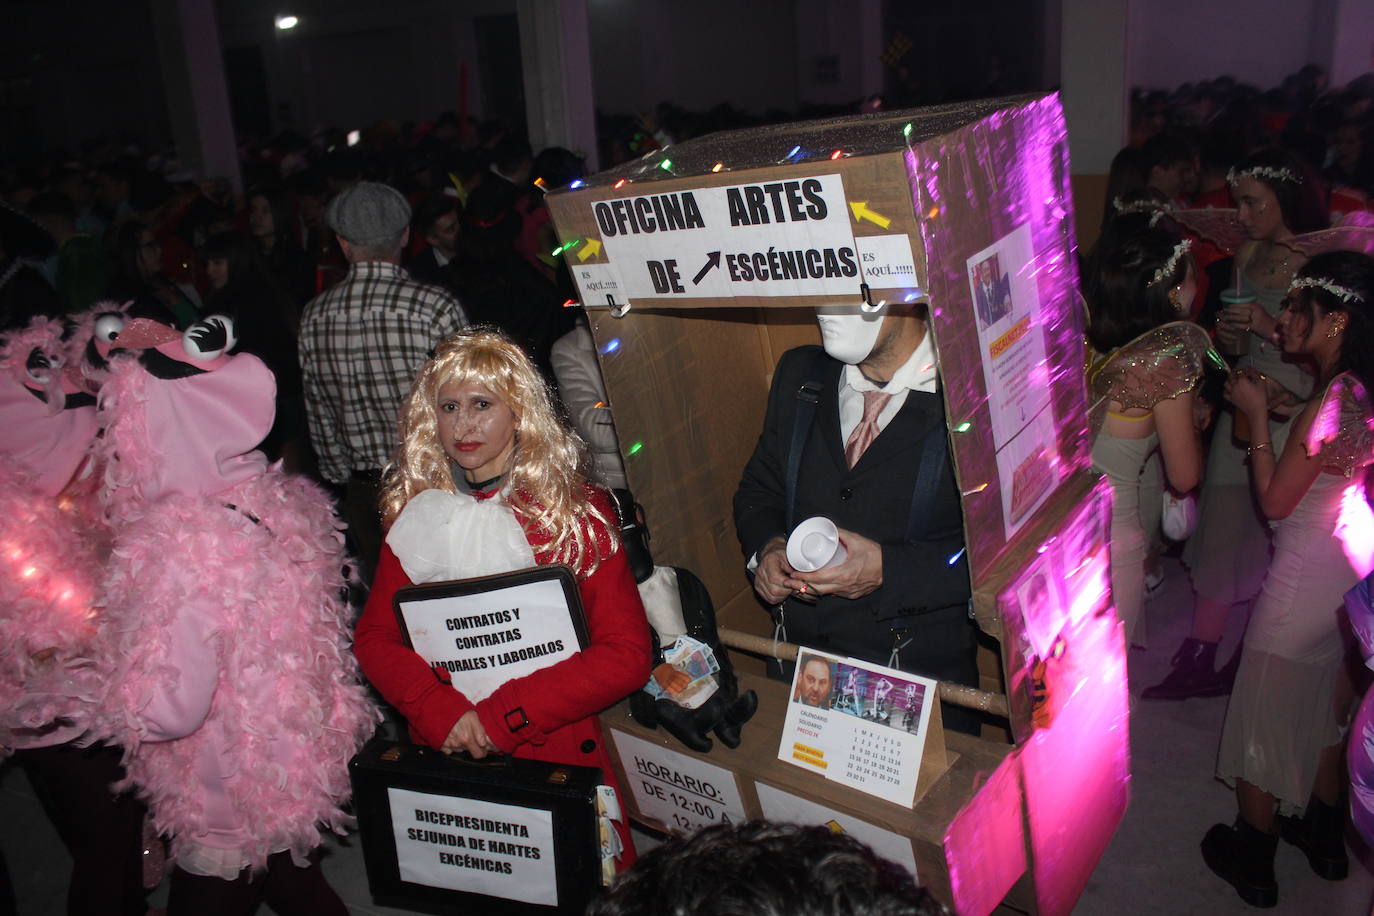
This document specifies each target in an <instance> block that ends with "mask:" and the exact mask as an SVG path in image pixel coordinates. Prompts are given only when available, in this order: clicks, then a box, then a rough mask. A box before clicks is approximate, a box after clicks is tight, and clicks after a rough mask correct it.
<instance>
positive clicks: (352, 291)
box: [300, 261, 467, 484]
mask: <svg viewBox="0 0 1374 916" xmlns="http://www.w3.org/2000/svg"><path fill="white" fill-rule="evenodd" d="M465 324H467V318H466V317H465V316H464V315H463V309H462V307H461V306H460V305H459V304H458V300H457V299H454V298H453V296H451V295H449V294H448V293H446V292H444V291H443V290H442V289H440V288H439V287H437V286H425V285H423V284H420V283H416V282H415V281H414V280H412V279H410V275H409V274H407V273H406V272H405V271H404V270H402V269H401V268H400V267H398V266H397V265H395V264H391V263H387V262H384V261H360V262H358V263H356V264H354V265H353V266H352V267H351V268H349V271H348V273H347V274H346V275H345V276H344V278H343V280H341V281H340V282H339V283H338V285H337V286H334V287H333V288H331V289H328V290H326V291H325V292H323V293H321V294H320V295H318V296H316V297H315V298H314V299H311V300H310V302H309V303H307V304H306V306H305V312H304V313H303V314H302V315H301V333H300V356H301V374H302V377H303V381H304V383H305V408H306V413H307V415H308V418H309V421H310V440H311V442H312V443H313V444H314V446H315V452H316V454H318V455H319V458H320V473H322V474H323V475H324V477H325V479H327V480H330V481H333V482H334V483H338V484H342V483H345V482H347V481H348V478H349V475H350V474H351V473H352V472H353V471H368V470H375V469H377V468H381V467H383V466H384V465H385V464H386V463H387V462H388V461H389V460H391V454H392V451H393V450H394V449H395V447H396V436H397V420H398V417H399V415H400V407H401V401H402V400H404V398H405V396H406V394H407V393H409V391H410V384H411V382H412V381H413V380H414V378H415V373H417V372H418V371H419V370H420V366H422V365H423V364H424V362H425V360H427V359H429V356H430V354H431V353H432V352H433V350H434V347H435V346H436V345H437V344H438V343H439V342H440V341H442V340H443V339H444V338H446V337H448V336H449V335H451V334H453V333H454V332H456V331H458V330H459V329H460V328H462V327H463V326H464V325H465Z"/></svg>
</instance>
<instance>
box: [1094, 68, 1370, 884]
mask: <svg viewBox="0 0 1374 916" xmlns="http://www.w3.org/2000/svg"><path fill="white" fill-rule="evenodd" d="M1136 101H1137V109H1136V113H1137V117H1136V118H1135V120H1134V121H1133V128H1134V129H1135V130H1136V131H1137V132H1138V135H1137V137H1136V139H1137V140H1138V141H1139V142H1138V145H1136V146H1131V147H1127V148H1126V149H1123V150H1122V151H1121V153H1120V154H1118V155H1117V157H1116V159H1115V161H1114V162H1113V167H1112V174H1111V176H1110V183H1111V188H1110V190H1109V198H1108V206H1107V208H1106V217H1105V219H1104V225H1103V230H1102V235H1101V237H1100V238H1099V239H1098V241H1097V243H1096V245H1095V246H1094V247H1093V249H1092V250H1091V251H1090V252H1088V253H1087V254H1086V256H1085V258H1084V262H1083V266H1084V270H1083V274H1084V284H1083V292H1084V297H1085V301H1086V304H1087V328H1088V330H1087V337H1088V343H1089V352H1090V359H1089V370H1088V384H1089V391H1090V400H1091V401H1092V402H1093V404H1094V412H1093V417H1092V420H1093V423H1092V429H1093V432H1094V436H1095V438H1094V440H1093V450H1092V457H1093V463H1094V466H1095V467H1096V468H1097V469H1098V470H1100V471H1101V472H1102V473H1103V474H1104V475H1106V477H1107V478H1108V479H1109V480H1110V482H1111V485H1112V492H1113V509H1112V543H1111V564H1112V586H1113V598H1114V601H1115V603H1116V606H1117V609H1118V611H1119V613H1120V614H1121V617H1122V620H1123V622H1124V623H1125V629H1126V637H1127V640H1128V644H1132V645H1133V647H1135V648H1144V647H1145V646H1146V645H1148V639H1147V637H1146V635H1145V633H1144V630H1145V622H1146V620H1147V618H1148V611H1147V609H1146V598H1147V595H1148V594H1149V592H1150V591H1151V589H1152V588H1153V587H1154V586H1155V585H1157V584H1158V582H1159V580H1160V579H1161V578H1162V573H1161V571H1160V569H1159V555H1160V551H1161V549H1162V548H1163V546H1164V539H1163V537H1162V535H1161V531H1162V530H1163V527H1162V522H1164V523H1168V524H1169V525H1170V528H1171V530H1172V531H1173V537H1174V538H1176V539H1178V540H1184V541H1186V543H1185V544H1184V546H1183V549H1182V553H1181V557H1182V561H1183V564H1184V566H1185V567H1186V568H1187V571H1188V574H1189V576H1190V579H1191V583H1192V588H1193V594H1194V603H1193V620H1192V627H1191V632H1190V635H1189V636H1188V638H1186V639H1185V640H1184V642H1183V644H1182V645H1181V646H1180V647H1179V649H1178V651H1177V653H1176V654H1175V656H1174V658H1173V666H1174V667H1173V670H1172V671H1171V672H1170V674H1169V675H1168V676H1167V677H1166V678H1165V679H1164V680H1163V681H1162V682H1161V683H1159V684H1156V685H1152V686H1149V687H1147V688H1145V689H1144V690H1143V691H1142V696H1143V698H1144V699H1146V700H1166V701H1167V700H1173V701H1178V700H1184V699H1187V698H1190V697H1199V696H1202V697H1205V696H1219V695H1225V694H1230V700H1229V705H1228V709H1227V715H1226V720H1225V725H1224V727H1223V729H1222V733H1221V736H1220V751H1219V755H1218V763H1217V776H1218V778H1220V779H1222V780H1223V781H1225V782H1226V783H1227V784H1228V785H1231V786H1233V787H1234V788H1235V790H1236V800H1237V807H1238V814H1237V816H1236V818H1235V821H1234V824H1231V825H1227V824H1218V825H1217V826H1215V827H1214V828H1212V829H1211V830H1210V831H1208V833H1207V835H1206V837H1205V838H1203V841H1202V855H1203V857H1204V859H1205V861H1206V863H1207V865H1208V866H1209V867H1210V868H1211V869H1212V871H1213V872H1215V873H1216V874H1217V875H1218V876H1220V877H1221V878H1223V879H1224V880H1226V881H1227V882H1229V883H1230V884H1231V885H1232V886H1233V887H1234V888H1235V890H1236V891H1237V893H1238V894H1239V895H1240V896H1241V898H1242V899H1244V900H1245V901H1246V902H1247V903H1250V904H1252V905H1254V906H1259V907H1270V906H1274V905H1275V904H1276V902H1277V900H1278V887H1277V883H1276V881H1275V876H1274V867H1273V864H1274V858H1275V855H1276V850H1277V844H1278V841H1279V839H1280V837H1282V838H1283V839H1284V840H1285V841H1287V842H1288V843H1291V844H1292V845H1294V846H1296V847H1298V848H1299V849H1300V850H1301V851H1302V852H1303V853H1304V854H1305V855H1306V857H1307V859H1308V861H1309V863H1310V864H1311V866H1312V868H1313V870H1314V871H1315V872H1316V873H1317V874H1318V875H1320V876H1321V877H1323V878H1326V879H1329V880H1339V879H1342V878H1344V877H1345V876H1346V874H1347V872H1348V868H1349V865H1348V858H1347V854H1346V850H1345V844H1344V832H1343V831H1344V825H1345V824H1346V822H1347V817H1346V805H1347V797H1348V794H1349V793H1348V791H1347V784H1348V780H1347V779H1346V776H1345V773H1346V770H1345V752H1346V750H1347V748H1346V740H1345V738H1346V735H1347V730H1348V728H1349V725H1350V722H1351V719H1352V714H1353V712H1354V708H1355V704H1356V702H1357V701H1358V698H1359V696H1360V694H1361V693H1362V692H1363V691H1364V688H1365V687H1366V686H1367V685H1368V683H1369V677H1368V674H1367V672H1366V671H1365V669H1364V665H1363V653H1362V651H1361V649H1360V647H1359V646H1358V645H1357V644H1356V643H1355V640H1354V639H1353V638H1352V637H1351V636H1350V633H1351V632H1352V626H1353V631H1354V632H1362V631H1363V630H1364V625H1363V623H1362V620H1363V618H1365V617H1367V616H1368V614H1369V613H1370V609H1369V605H1368V602H1367V601H1365V602H1364V603H1361V602H1359V601H1349V602H1348V601H1347V600H1346V595H1347V592H1349V591H1350V590H1351V589H1352V588H1354V587H1355V586H1357V585H1358V584H1360V583H1361V582H1363V580H1364V579H1365V577H1366V576H1368V575H1369V574H1370V572H1371V571H1374V544H1371V543H1370V542H1369V538H1370V534H1371V533H1372V532H1374V514H1371V511H1370V506H1369V501H1368V498H1367V495H1366V492H1365V471H1366V468H1367V467H1368V465H1369V464H1371V463H1372V462H1374V399H1371V396H1370V392H1371V390H1374V389H1371V388H1370V385H1371V384H1374V364H1371V363H1370V354H1371V353H1374V259H1371V257H1370V255H1371V254H1374V213H1371V212H1370V209H1371V208H1370V194H1371V192H1374V169H1372V168H1371V165H1372V164H1374V146H1371V143H1370V138H1371V126H1374V109H1371V102H1372V101H1374V77H1371V76H1366V77H1362V78H1360V79H1358V80H1356V81H1354V82H1352V83H1351V84H1350V85H1349V86H1347V87H1344V88H1343V89H1339V90H1335V91H1332V90H1329V89H1328V88H1327V87H1326V86H1325V85H1324V84H1323V80H1322V79H1321V74H1320V72H1319V71H1317V70H1316V69H1315V68H1308V69H1305V70H1304V71H1303V72H1301V73H1299V74H1297V75H1295V76H1294V77H1293V78H1292V79H1291V80H1289V81H1288V82H1286V83H1285V85H1284V87H1283V88H1282V89H1280V90H1274V91H1272V92H1269V93H1257V92H1254V91H1252V90H1249V89H1247V88H1246V87H1241V86H1236V85H1235V84H1234V83H1232V82H1231V81H1229V80H1217V81H1212V82H1209V83H1205V84H1200V85H1197V86H1187V87H1183V88H1181V89H1180V90H1179V91H1178V92H1176V93H1174V94H1173V95H1172V96H1167V95H1164V94H1151V95H1142V96H1140V97H1138V98H1137V100H1136ZM1195 321H1196V322H1199V323H1194V322H1195ZM1217 369H1219V370H1220V371H1217V372H1215V373H1210V374H1211V376H1212V378H1211V380H1210V381H1209V380H1208V376H1209V370H1217ZM1166 514H1167V516H1166ZM1347 604H1349V614H1348V616H1347V610H1346V606H1347ZM1246 611H1248V612H1249V613H1248V619H1247V620H1246V626H1245V635H1244V638H1243V640H1242V643H1241V646H1240V648H1239V649H1238V650H1237V652H1236V653H1235V655H1234V657H1233V658H1232V659H1231V660H1230V661H1229V662H1226V663H1225V664H1222V665H1221V666H1220V667H1218V663H1217V649H1218V644H1219V642H1220V640H1221V638H1222V636H1223V633H1224V632H1225V631H1226V629H1227V624H1228V621H1229V620H1230V618H1231V615H1232V614H1233V613H1241V614H1244V613H1245V612H1246ZM1349 754H1350V770H1351V772H1353V773H1355V774H1356V783H1357V785H1359V784H1363V782H1364V781H1366V780H1364V779H1363V778H1362V776H1361V775H1360V774H1365V773H1369V772H1370V770H1371V766H1374V763H1372V762H1371V760H1370V758H1369V752H1368V751H1367V750H1366V747H1365V745H1364V743H1363V742H1362V741H1352V742H1350V746H1349ZM1359 821H1360V819H1359V818H1357V822H1359Z"/></svg>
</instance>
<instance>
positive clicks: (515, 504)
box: [381, 327, 619, 574]
mask: <svg viewBox="0 0 1374 916" xmlns="http://www.w3.org/2000/svg"><path fill="white" fill-rule="evenodd" d="M450 382H457V383H460V384H462V383H471V384H477V385H481V386H482V387H483V388H485V389H487V390H488V391H490V392H491V393H492V394H494V395H496V396H497V397H499V398H500V399H501V400H503V401H504V402H505V403H506V404H507V405H508V406H509V407H510V409H511V411H512V412H513V413H514V414H515V425H516V434H515V435H516V445H515V451H514V453H513V454H512V456H511V466H510V470H509V472H508V474H507V477H506V481H505V486H503V492H504V494H505V496H504V498H505V499H506V501H507V503H508V504H509V505H510V507H511V509H512V510H513V511H514V512H515V515H516V517H517V518H518V519H519V520H520V523H521V524H522V525H523V526H524V527H525V528H526V529H527V530H530V531H538V532H542V533H543V534H544V535H545V536H547V537H548V539H549V544H548V547H547V548H545V549H546V550H548V551H549V552H550V553H551V554H553V556H554V559H555V560H556V561H557V562H560V563H566V564H568V565H569V566H571V567H572V568H573V569H575V570H577V571H578V572H579V573H583V574H585V573H590V572H591V571H592V570H595V569H596V566H597V565H598V564H599V562H600V561H601V559H602V555H601V548H600V547H599V546H598V543H597V542H598V540H599V539H598V537H597V534H598V533H599V534H602V535H603V536H604V538H605V540H604V541H603V542H602V543H608V544H609V553H614V552H615V551H616V550H617V549H618V546H619V538H618V537H617V533H618V532H617V525H616V524H615V522H614V520H612V519H610V518H607V517H606V516H605V514H604V513H602V512H601V511H600V510H599V509H597V507H596V506H595V505H594V504H593V503H592V501H591V499H590V498H589V494H588V489H587V478H586V469H587V467H588V460H589V459H588V453H587V446H586V444H585V443H584V442H583V441H582V439H581V438H580V437H579V436H578V435H577V433H575V432H573V431H572V430H571V429H569V428H568V427H567V425H565V424H564V423H563V421H562V420H561V419H560V417H559V415H558V413H557V411H555V410H554V406H553V404H554V401H553V396H552V395H551V394H550V392H549V389H548V386H547V385H546V384H545V382H544V379H543V376H541V375H540V374H539V370H538V369H536V368H535V367H534V364H533V363H531V362H530V360H529V358H528V357H527V356H525V354H524V352H523V351H522V350H521V349H520V348H519V347H518V346H516V344H515V343H513V342H512V341H511V339H510V338H509V337H507V336H506V335H504V334H502V333H501V332H500V331H496V330H494V329H491V328H484V327H478V328H469V329H467V330H465V331H461V332H459V333H458V334H455V335H454V336H452V337H450V338H448V339H447V340H445V341H444V342H443V343H441V344H439V346H438V347H437V348H436V349H435V351H434V356H433V357H431V358H430V360H429V361H428V362H426V363H425V364H424V366H423V367H421V369H420V372H419V374H418V375H416V377H415V382H414V384H413V385H412V386H411V389H410V394H409V395H407V397H406V400H405V403H404V404H403V406H402V408H401V424H400V426H401V430H400V431H401V441H400V446H399V447H398V449H397V450H396V456H395V459H394V460H393V462H392V464H391V465H390V466H389V467H388V468H387V472H386V477H385V480H384V482H383V484H382V494H381V509H382V524H383V526H384V527H386V528H390V527H391V523H392V522H394V521H395V520H396V517H397V516H398V515H400V514H401V510H402V509H403V508H405V504H406V503H407V502H409V501H410V498H411V497H412V496H414V495H415V494H417V493H420V492H421V491H423V490H430V489H439V490H447V491H448V492H450V493H454V492H457V490H458V488H457V485H456V484H455V483H454V482H453V473H452V471H451V470H450V462H449V457H448V455H447V453H445V451H444V446H443V443H442V442H441V441H440V438H439V432H438V429H439V418H438V401H439V390H440V389H441V388H443V387H444V386H445V385H447V384H449V383H450Z"/></svg>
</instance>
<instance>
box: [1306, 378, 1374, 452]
mask: <svg viewBox="0 0 1374 916" xmlns="http://www.w3.org/2000/svg"><path fill="white" fill-rule="evenodd" d="M1303 445H1305V446H1306V447H1307V454H1308V455H1318V454H1320V455H1321V456H1322V466H1323V467H1328V468H1336V469H1337V470H1339V471H1340V472H1341V473H1342V474H1344V475H1345V476H1346V477H1349V476H1350V475H1351V474H1353V473H1354V472H1355V469H1356V468H1361V467H1364V466H1365V465H1367V464H1371V463H1374V403H1371V402H1370V399H1369V394H1368V392H1366V391H1365V387H1364V385H1362V384H1361V383H1360V380H1359V379H1357V378H1356V377H1355V376H1354V375H1352V374H1350V373H1349V372H1342V373H1341V374H1340V375H1338V376H1336V377H1335V378H1333V379H1332V380H1331V383H1330V384H1329V385H1327V386H1326V393H1325V394H1323V395H1322V401H1321V406H1319V407H1318V408H1317V415H1316V417H1314V418H1313V419H1312V427H1311V429H1309V430H1308V431H1307V439H1306V440H1305V441H1304V442H1303Z"/></svg>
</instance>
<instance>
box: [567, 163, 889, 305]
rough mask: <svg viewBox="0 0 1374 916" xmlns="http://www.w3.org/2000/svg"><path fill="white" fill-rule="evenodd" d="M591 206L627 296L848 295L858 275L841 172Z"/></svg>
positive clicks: (857, 256) (855, 289)
mask: <svg viewBox="0 0 1374 916" xmlns="http://www.w3.org/2000/svg"><path fill="white" fill-rule="evenodd" d="M591 207H592V214H593V216H594V217H595V218H596V224H597V228H598V229H599V230H600V234H601V238H600V244H601V245H603V246H604V247H605V250H606V255H607V257H608V259H609V261H610V264H611V265H613V266H614V271H615V277H616V280H617V281H618V286H619V291H620V292H621V293H622V296H623V297H627V298H629V299H635V298H640V297H659V298H664V297H666V298H674V297H681V298H716V297H731V296H816V295H844V296H846V297H853V296H857V294H858V288H859V284H860V283H861V282H863V277H862V273H863V263H862V261H861V255H860V248H859V246H857V245H856V244H855V240H854V232H853V228H852V225H851V222H850V220H851V218H854V214H853V213H852V212H851V207H850V206H848V204H847V202H846V200H845V195H844V183H843V181H842V180H841V178H840V176H839V175H818V176H812V177H805V178H796V179H790V180H784V181H773V182H765V183H761V184H744V185H736V186H733V187H721V188H695V189H692V190H687V191H667V192H662V193H657V194H655V193H647V194H642V195H638V196H632V197H622V198H617V199H614V200H603V201H597V202H595V203H593V204H592V205H591ZM569 256H572V257H574V259H576V257H577V253H575V252H573V251H570V252H569ZM578 266H579V265H578V264H577V263H576V262H575V261H574V263H573V264H572V267H573V270H574V272H576V271H577V269H578ZM583 285H584V286H585V284H583ZM585 292H590V291H589V290H585V289H584V293H585ZM604 298H605V297H604V295H599V296H594V297H592V299H593V300H594V301H596V302H597V303H598V304H599V303H600V301H601V300H604ZM618 298H620V297H618Z"/></svg>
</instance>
